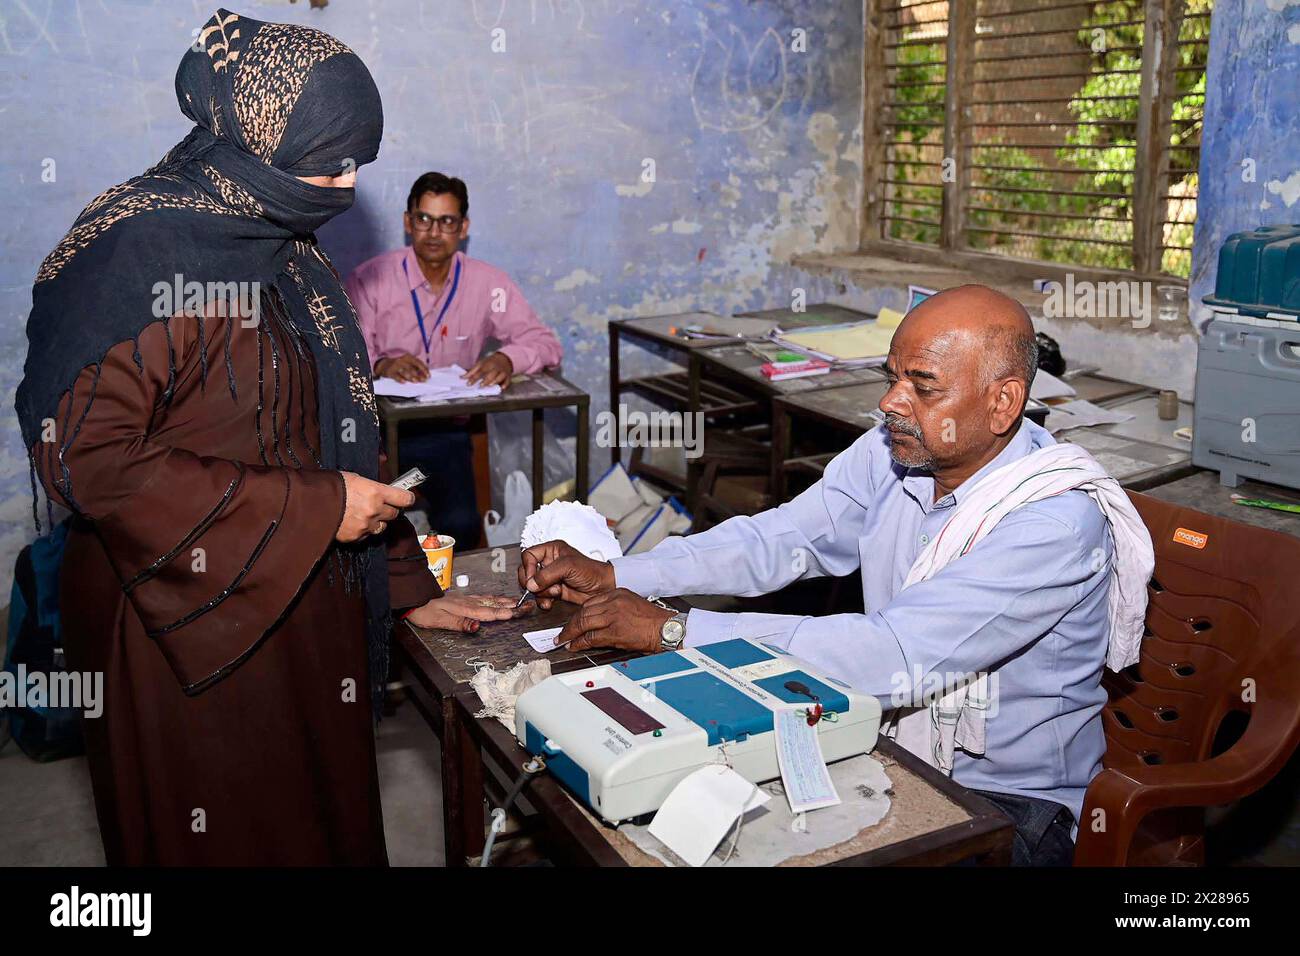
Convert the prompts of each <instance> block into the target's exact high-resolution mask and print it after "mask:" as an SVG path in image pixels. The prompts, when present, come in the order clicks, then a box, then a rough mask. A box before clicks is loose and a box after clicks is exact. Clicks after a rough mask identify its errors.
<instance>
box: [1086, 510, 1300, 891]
mask: <svg viewBox="0 0 1300 956" xmlns="http://www.w3.org/2000/svg"><path fill="white" fill-rule="evenodd" d="M1129 496H1130V497H1131V498H1132V499H1133V503H1134V504H1135V505H1136V507H1137V510H1138V512H1139V513H1140V514H1141V515H1142V519H1143V521H1144V522H1145V523H1146V526H1147V528H1148V529H1149V530H1150V532H1151V538H1152V541H1153V542H1154V544H1155V551H1156V567H1155V574H1154V576H1153V578H1152V580H1151V583H1150V585H1149V595H1150V604H1149V606H1148V609H1147V630H1146V637H1145V639H1144V640H1143V642H1142V656H1141V659H1140V660H1139V662H1138V663H1137V664H1135V665H1134V666H1133V667H1129V668H1126V669H1125V671H1124V672H1123V674H1114V673H1112V672H1110V671H1106V675H1105V678H1104V679H1103V682H1104V684H1105V685H1106V688H1107V690H1108V691H1109V693H1110V702H1109V703H1108V704H1107V706H1106V708H1105V710H1104V711H1103V720H1104V722H1105V729H1106V754H1105V757H1104V758H1103V765H1104V767H1105V769H1104V770H1103V771H1102V772H1101V773H1100V774H1098V775H1097V776H1096V777H1095V778H1094V779H1093V781H1092V783H1091V785H1090V786H1089V787H1088V792H1087V795H1086V797H1085V800H1084V805H1083V818H1082V819H1081V820H1080V821H1079V836H1078V842H1077V845H1076V848H1075V856H1074V862H1075V865H1076V866H1126V865H1129V866H1146V865H1201V864H1203V863H1204V861H1205V840H1204V835H1205V812H1204V811H1205V808H1206V807H1210V806H1221V805H1224V804H1228V803H1231V802H1233V801H1236V800H1240V799H1241V798H1243V797H1245V796H1248V795H1249V794H1252V793H1254V792H1255V791H1257V790H1259V789H1260V788H1261V787H1263V786H1264V785H1265V784H1266V783H1268V782H1269V781H1270V780H1271V779H1272V778H1273V777H1274V776H1275V775H1276V774H1277V773H1278V771H1279V770H1281V769H1282V767H1283V766H1284V765H1285V764H1286V762H1287V761H1288V760H1289V759H1290V757H1291V755H1292V753H1294V751H1295V749H1296V745H1297V743H1298V742H1300V597H1297V586H1296V584H1295V580H1294V579H1295V575H1296V572H1297V569H1300V539H1297V538H1294V537H1291V536H1290V535H1285V534H1280V533H1278V532H1275V531H1269V530H1266V529H1263V528H1256V527H1252V526H1250V525H1246V524H1241V523H1239V522H1236V521H1229V520H1227V519H1225V518H1216V517H1213V516H1211V515H1207V514H1203V513H1202V512H1199V511H1193V510H1192V509H1190V508H1181V507H1178V506H1175V505H1171V504H1168V503H1166V502H1163V501H1159V500H1157V499H1155V498H1151V497H1148V496H1146V495H1142V494H1138V493H1136V492H1130V493H1129ZM1243 727H1244V729H1243Z"/></svg>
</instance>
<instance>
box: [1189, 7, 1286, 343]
mask: <svg viewBox="0 0 1300 956" xmlns="http://www.w3.org/2000/svg"><path fill="white" fill-rule="evenodd" d="M1197 218H1198V222H1197V224H1196V236H1195V239H1194V240H1193V249H1192V281H1191V289H1190V295H1191V302H1192V303H1193V304H1194V306H1200V302H1201V299H1202V298H1203V297H1204V296H1206V295H1210V294H1211V293H1213V292H1214V278H1215V274H1216V272H1217V271H1218V270H1217V266H1218V256H1219V247H1220V246H1222V245H1223V240H1225V239H1226V238H1227V237H1228V236H1229V235H1231V234H1232V233H1234V232H1240V231H1242V230H1244V229H1253V228H1255V227H1256V226H1266V225H1276V224H1279V223H1300V0H1216V3H1215V5H1214V17H1213V20H1212V21H1211V26H1210V61H1209V82H1208V83H1207V84H1206V96H1205V129H1204V131H1203V133H1202V137H1201V176H1200V200H1199V209H1198V210H1197ZM1200 309H1201V313H1200V316H1199V318H1200V319H1202V320H1203V319H1205V318H1208V312H1209V310H1208V309H1205V307H1204V306H1200Z"/></svg>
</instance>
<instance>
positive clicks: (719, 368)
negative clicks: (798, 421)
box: [609, 304, 871, 507]
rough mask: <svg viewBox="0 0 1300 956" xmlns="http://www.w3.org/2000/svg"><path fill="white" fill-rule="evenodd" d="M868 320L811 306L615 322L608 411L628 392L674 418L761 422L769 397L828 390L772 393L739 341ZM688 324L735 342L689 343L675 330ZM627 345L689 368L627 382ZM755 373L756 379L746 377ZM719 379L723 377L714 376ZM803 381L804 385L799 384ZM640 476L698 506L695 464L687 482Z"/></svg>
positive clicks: (791, 385) (790, 385)
mask: <svg viewBox="0 0 1300 956" xmlns="http://www.w3.org/2000/svg"><path fill="white" fill-rule="evenodd" d="M869 318H871V316H870V315H868V314H866V313H863V312H855V311H853V310H852V309H846V308H844V307H843V306H838V305H829V304H818V305H810V306H808V308H807V309H806V310H805V311H803V312H792V311H790V310H788V309H773V310H770V311H767V312H753V313H745V314H742V315H736V316H718V315H711V314H709V313H704V312H688V313H683V314H680V315H657V316H647V317H644V318H636V319H617V320H611V321H610V323H609V407H610V410H611V411H617V409H618V407H619V401H620V397H621V396H622V394H623V393H624V392H628V391H630V392H635V393H637V394H640V395H642V396H643V397H645V398H648V399H649V400H650V401H653V402H655V403H656V404H658V405H661V406H663V407H666V408H668V409H670V410H673V411H681V412H686V413H692V412H695V413H701V414H703V415H704V416H705V421H716V420H718V419H724V418H743V417H745V416H754V417H763V416H765V415H767V414H768V412H769V411H770V408H769V405H770V401H769V396H770V395H772V394H778V393H784V392H786V391H793V392H798V391H804V390H807V389H811V388H819V387H820V388H824V387H826V383H823V384H822V385H813V384H806V383H807V382H808V381H809V380H807V379H804V380H796V381H791V382H785V383H781V386H782V387H779V388H773V387H772V385H771V383H770V382H768V381H767V380H766V379H764V378H763V377H762V376H761V375H758V374H757V369H758V368H759V366H760V365H761V364H762V361H761V360H760V359H758V358H757V357H756V356H754V355H753V354H752V353H751V352H750V351H749V350H748V349H746V348H744V346H743V345H741V344H739V343H738V340H742V339H745V338H751V339H760V338H763V337H765V336H766V335H767V333H768V332H770V331H771V330H772V328H773V327H775V326H776V325H778V324H779V325H780V326H781V328H783V329H786V330H787V331H788V330H791V329H797V328H807V327H812V326H817V325H826V324H830V323H833V322H854V321H862V320H863V319H869ZM688 325H699V326H701V327H702V328H705V329H714V330H716V331H719V332H726V333H728V334H730V335H733V336H735V337H736V338H731V339H728V338H716V339H715V338H710V339H689V338H686V337H685V336H684V335H683V334H681V332H680V331H679V332H677V333H676V334H674V333H673V332H672V331H670V330H672V329H677V330H681V329H683V328H685V327H686V326H688ZM625 339H630V340H633V341H637V342H640V343H642V344H644V345H649V346H657V347H660V348H664V349H668V350H670V351H671V352H673V353H674V354H675V356H676V357H677V358H678V359H680V360H681V361H682V362H683V363H684V364H685V370H684V371H678V372H669V373H666V374H658V375H647V376H641V377H637V378H630V379H625V378H622V376H621V374H620V365H619V362H620V348H619V347H620V344H621V343H622V341H623V340H625ZM720 350H725V351H727V352H728V353H735V354H734V355H726V356H723V357H722V358H721V359H719V360H715V358H714V353H715V352H718V351H720ZM739 353H743V355H744V356H745V358H743V359H742V358H740V357H739ZM750 369H752V370H753V373H754V374H752V375H750V374H747V373H748V370H750ZM714 372H717V373H719V374H718V375H715V374H713V373H714ZM844 374H845V373H838V372H832V373H831V374H830V375H824V376H817V377H816V380H822V379H827V378H832V377H833V376H835V377H842V376H844ZM719 376H721V377H724V378H726V379H727V380H728V381H727V382H725V383H724V382H722V381H718V378H719ZM853 381H857V379H854V378H847V379H845V380H844V381H843V382H839V381H838V379H837V381H836V384H850V383H851V382H853ZM800 382H802V383H805V384H799V383H800ZM621 459H622V449H621V448H620V447H618V445H617V444H615V445H614V446H613V447H612V448H611V449H610V464H611V465H616V464H618V463H619V461H620V460H621ZM640 471H641V472H642V473H644V474H646V475H647V476H648V477H650V478H652V479H653V480H654V481H656V482H657V483H659V484H661V485H663V486H665V487H667V488H669V489H672V490H674V491H680V492H682V493H683V495H684V497H685V498H686V504H687V507H694V505H695V485H696V482H697V481H698V478H699V471H700V469H699V466H698V464H696V463H694V462H687V468H686V478H685V480H684V481H683V480H682V479H681V477H680V476H678V475H675V474H673V473H671V472H668V471H665V470H663V469H658V468H652V467H649V466H646V465H642V466H641V467H640Z"/></svg>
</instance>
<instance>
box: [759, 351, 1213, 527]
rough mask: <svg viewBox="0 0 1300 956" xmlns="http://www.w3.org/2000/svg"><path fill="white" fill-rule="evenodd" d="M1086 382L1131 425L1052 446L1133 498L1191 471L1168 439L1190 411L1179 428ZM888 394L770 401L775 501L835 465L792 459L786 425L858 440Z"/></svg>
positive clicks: (1135, 391)
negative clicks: (1084, 457)
mask: <svg viewBox="0 0 1300 956" xmlns="http://www.w3.org/2000/svg"><path fill="white" fill-rule="evenodd" d="M1084 378H1088V379H1091V380H1093V383H1092V384H1089V383H1087V382H1085V383H1084V384H1085V387H1087V388H1088V389H1090V392H1089V394H1091V395H1106V396H1109V397H1108V398H1107V399H1106V401H1107V404H1108V406H1109V407H1112V408H1119V409H1123V410H1124V411H1127V412H1132V413H1133V414H1134V415H1136V416H1137V417H1136V418H1135V419H1134V420H1133V421H1131V422H1124V423H1122V424H1118V425H1096V426H1092V427H1090V428H1076V429H1071V430H1070V431H1067V432H1062V433H1061V434H1059V435H1058V436H1057V440H1058V441H1072V442H1076V443H1077V444H1079V445H1080V446H1082V447H1083V448H1086V449H1088V451H1090V452H1092V454H1093V455H1094V456H1095V457H1096V458H1097V459H1098V460H1099V461H1100V462H1101V464H1102V465H1103V467H1105V468H1106V469H1107V471H1108V472H1109V473H1110V474H1111V475H1112V476H1113V477H1114V478H1115V479H1117V480H1118V481H1119V483H1120V484H1122V485H1123V486H1124V487H1125V488H1131V489H1133V490H1134V491H1143V490H1145V489H1148V488H1152V487H1154V486H1156V485H1160V484H1164V483H1165V482H1168V481H1174V480H1176V479H1178V478H1181V477H1184V476H1185V475H1188V474H1190V473H1191V472H1192V471H1193V468H1192V464H1191V446H1190V444H1189V443H1188V442H1185V441H1182V440H1181V439H1177V438H1174V435H1173V433H1174V429H1175V428H1177V427H1178V426H1179V425H1180V424H1186V423H1188V422H1190V420H1191V406H1190V405H1189V404H1186V403H1184V406H1183V408H1182V410H1181V414H1180V421H1173V422H1162V421H1159V419H1158V418H1157V417H1156V413H1155V402H1156V398H1155V396H1154V395H1153V394H1152V393H1151V390H1150V389H1148V388H1145V387H1144V386H1141V385H1133V384H1132V383H1123V382H1117V381H1116V380H1113V379H1102V378H1100V377H1099V376H1084ZM1097 383H1100V384H1097ZM1107 383H1114V384H1113V385H1108V384H1107ZM1071 384H1073V385H1075V387H1076V388H1077V387H1078V386H1079V382H1078V381H1075V382H1072V383H1071ZM1103 386H1104V388H1103ZM886 388H887V386H886V385H885V383H884V382H883V381H881V382H879V383H868V384H861V385H853V386H850V387H847V388H830V389H824V390H816V391H812V392H807V393H803V394H797V395H782V396H779V397H777V398H775V399H774V400H773V403H772V475H771V480H772V489H773V493H774V494H775V496H776V500H778V501H785V500H786V496H787V483H788V479H789V476H790V474H792V473H795V472H804V473H807V474H809V475H811V476H813V477H814V478H816V477H820V475H821V473H822V472H823V471H824V470H825V467H826V465H827V463H829V462H830V460H831V459H832V458H834V457H835V454H834V453H831V454H823V455H810V456H806V457H801V458H791V457H790V445H791V435H792V433H793V424H792V420H793V419H796V418H801V419H807V420H811V421H816V422H820V423H822V424H826V425H830V426H831V427H833V428H837V429H840V430H842V431H844V432H846V433H848V434H850V435H852V436H853V437H854V438H856V437H857V436H859V435H861V434H863V433H864V432H866V431H869V430H870V429H872V428H874V427H875V426H876V424H877V422H878V419H877V418H875V417H874V416H873V414H872V413H873V412H875V411H876V406H877V405H879V403H880V400H881V399H882V398H883V397H884V395H885V391H886ZM1081 394H1082V392H1081ZM1093 400H1094V399H1091V398H1090V399H1089V401H1093ZM1183 419H1185V421H1183Z"/></svg>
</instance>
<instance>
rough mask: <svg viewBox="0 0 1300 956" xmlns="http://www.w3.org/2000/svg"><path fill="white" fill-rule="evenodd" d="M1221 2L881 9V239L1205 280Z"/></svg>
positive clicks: (870, 206) (873, 6)
mask: <svg viewBox="0 0 1300 956" xmlns="http://www.w3.org/2000/svg"><path fill="white" fill-rule="evenodd" d="M1212 3H1213V0H1090V2H1078V0H868V4H869V6H868V10H869V14H868V28H867V37H866V63H867V70H868V74H867V101H866V111H867V116H866V124H865V129H866V130H867V136H866V143H867V150H868V152H867V170H868V175H869V176H871V177H872V180H871V181H870V182H869V183H868V189H867V197H868V198H867V209H866V225H867V231H866V233H865V235H866V236H867V237H869V238H878V239H885V240H899V241H904V242H909V243H916V244H921V245H929V246H936V247H939V248H941V249H944V250H950V251H952V252H960V251H968V252H982V253H994V254H998V255H1001V256H1006V257H1011V258H1017V259H1030V260H1045V261H1049V262H1057V263H1063V264H1070V265H1079V266H1085V267H1091V268H1098V269H1119V270H1133V271H1137V272H1140V273H1149V274H1154V273H1164V274H1168V275H1175V276H1182V277H1186V276H1187V275H1188V273H1189V272H1190V270H1191V245H1192V224H1193V223H1194V221H1195V219H1196V196H1197V168H1198V165H1199V161H1200V141H1201V121H1202V116H1203V114H1204V108H1205V63H1206V57H1207V55H1208V52H1209V32H1210V12H1211V7H1212Z"/></svg>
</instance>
